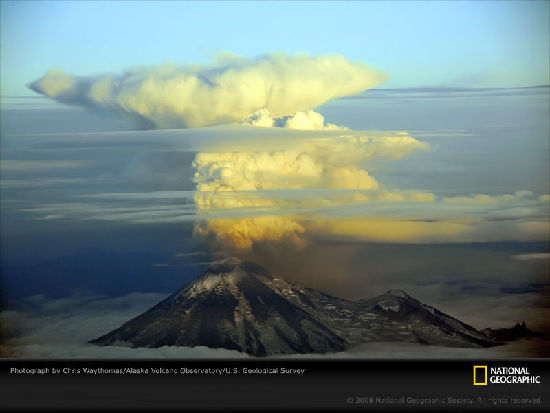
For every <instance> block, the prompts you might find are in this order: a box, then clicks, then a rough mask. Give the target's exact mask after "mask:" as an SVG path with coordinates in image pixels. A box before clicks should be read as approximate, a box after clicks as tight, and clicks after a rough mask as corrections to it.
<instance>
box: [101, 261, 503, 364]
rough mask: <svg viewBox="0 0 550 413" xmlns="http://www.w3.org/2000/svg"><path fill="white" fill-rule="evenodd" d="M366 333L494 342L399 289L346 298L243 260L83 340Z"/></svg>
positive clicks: (280, 341) (263, 339) (190, 340)
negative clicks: (296, 281)
mask: <svg viewBox="0 0 550 413" xmlns="http://www.w3.org/2000/svg"><path fill="white" fill-rule="evenodd" d="M373 341H406V342H418V343H423V344H432V345H442V346H452V347H490V346H493V345H496V344H497V343H496V342H494V341H492V340H491V339H489V338H488V337H487V336H485V335H484V334H483V333H481V332H479V331H477V330H476V329H475V328H473V327H471V326H469V325H467V324H464V323H462V322H461V321H459V320H457V319H455V318H453V317H451V316H449V315H447V314H444V313H442V312H441V311H439V310H437V309H435V308H433V307H430V306H428V305H426V304H423V303H421V302H420V301H418V300H416V299H414V298H412V297H410V296H409V295H408V294H406V293H405V292H404V291H401V290H390V291H388V292H387V293H385V294H382V295H380V296H377V297H374V298H370V299H365V300H356V301H349V300H344V299H341V298H337V297H333V296H330V295H328V294H325V293H322V292H320V291H318V290H314V289H312V288H307V287H304V286H301V285H299V284H296V283H293V282H290V281H285V280H282V279H280V278H276V277H273V276H272V275H271V274H269V273H268V272H267V271H266V270H265V269H264V268H262V267H260V266H259V265H256V264H252V263H247V262H233V263H231V264H222V265H217V266H214V267H212V268H210V269H208V270H207V271H205V272H203V273H202V274H201V275H200V276H199V277H197V278H196V279H195V280H194V281H193V282H191V283H190V284H189V285H188V286H186V287H185V288H182V289H180V290H178V291H176V292H175V293H174V294H172V295H170V296H169V297H168V298H166V299H165V300H163V301H161V302H160V303H158V304H157V305H155V306H154V307H153V308H151V309H149V310H148V311H146V312H145V313H143V314H141V315H139V316H137V317H136V318H134V319H132V320H130V321H128V322H127V323H125V324H123V325H122V326H121V327H119V328H117V329H116V330H114V331H112V332H110V333H108V334H106V335H104V336H102V337H99V338H96V339H95V340H92V341H91V342H90V343H94V344H98V345H116V344H123V345H131V346H133V347H161V346H207V347H213V348H226V349H231V350H237V351H241V352H246V353H249V354H253V355H257V356H263V355H271V354H293V353H327V352H337V351H343V350H345V349H347V348H349V347H353V346H356V345H359V344H363V343H367V342H373Z"/></svg>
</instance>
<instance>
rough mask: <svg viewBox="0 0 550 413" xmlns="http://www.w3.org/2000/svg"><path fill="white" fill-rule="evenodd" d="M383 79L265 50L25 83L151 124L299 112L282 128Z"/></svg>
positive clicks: (303, 122)
mask: <svg viewBox="0 0 550 413" xmlns="http://www.w3.org/2000/svg"><path fill="white" fill-rule="evenodd" d="M386 78H387V76H386V74H385V73H382V72H379V71H377V70H375V69H372V68H370V67H368V66H366V65H365V64H363V63H353V62H350V61H348V60H346V59H345V58H344V57H342V56H339V55H329V56H318V57H312V56H309V55H307V54H300V55H287V54H269V55H265V56H262V57H259V58H256V59H245V58H242V57H237V56H233V55H231V56H222V57H220V58H218V60H217V61H215V62H214V63H213V64H211V65H187V66H177V65H174V64H167V65H162V66H153V67H138V68H134V69H131V70H128V71H126V72H125V73H124V74H122V75H118V76H117V75H110V74H105V75H99V76H88V77H85V76H73V75H70V74H67V73H64V72H63V71H61V70H59V69H52V70H50V71H49V72H48V73H46V74H45V75H44V76H43V77H41V78H40V79H38V80H36V81H34V82H33V83H31V84H30V85H29V87H30V88H31V89H32V90H34V91H36V92H38V93H41V94H44V95H46V96H49V97H51V98H53V99H55V100H57V101H59V102H62V103H66V104H74V105H83V106H87V107H92V108H96V109H102V110H109V111H116V112H119V113H123V114H129V115H132V116H137V117H138V118H140V119H141V120H142V121H144V122H145V123H149V124H151V125H152V126H154V127H158V128H182V127H183V128H187V127H193V128H194V127H201V126H209V125H217V124H225V123H235V122H242V121H246V120H247V119H252V120H250V121H249V123H251V124H253V123H254V120H253V118H254V116H255V115H256V114H258V113H259V111H264V112H263V113H264V115H265V114H268V115H267V116H264V120H263V124H262V122H259V123H258V122H257V126H274V125H273V122H274V120H275V119H280V118H284V117H290V116H294V115H295V114H296V113H297V112H303V113H302V114H300V115H298V118H295V119H294V120H291V121H290V123H289V124H288V127H291V128H299V129H301V128H308V129H311V126H312V125H313V126H315V125H317V126H319V121H320V120H319V117H318V116H315V115H313V114H312V113H310V112H307V111H308V110H310V109H312V108H315V107H317V106H320V105H322V104H323V103H326V102H328V101H329V100H331V99H334V98H338V97H342V96H347V95H353V94H356V93H359V92H361V91H363V90H365V89H369V88H371V87H374V86H376V85H378V84H380V83H381V82H383V81H384V80H386ZM317 115H318V114H317ZM251 117H252V118H251ZM268 118H269V119H268ZM270 122H271V124H269V123H270Z"/></svg>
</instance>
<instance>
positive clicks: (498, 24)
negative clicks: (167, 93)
mask: <svg viewBox="0 0 550 413" xmlns="http://www.w3.org/2000/svg"><path fill="white" fill-rule="evenodd" d="M0 4H1V58H2V73H1V79H2V83H1V94H2V95H3V96H13V95H33V92H32V91H30V90H28V89H27V88H26V87H25V85H26V84H28V83H30V82H31V81H33V80H35V79H37V78H38V77H40V76H42V75H43V74H44V73H45V72H46V71H48V70H49V69H51V68H53V67H59V68H61V69H62V70H64V71H66V72H68V73H72V74H79V75H90V74H98V73H104V72H115V73H118V72H121V71H123V70H124V69H126V68H127V67H132V66H138V65H151V64H161V63H165V62H175V63H178V64H180V63H206V62H208V61H209V60H210V59H211V58H212V57H214V56H216V55H218V54H219V53H221V52H232V53H236V54H238V55H242V56H245V57H255V56H258V55H262V54H264V53H266V52H273V51H279V52H287V53H299V52H307V53H311V54H312V55H321V54H333V53H338V54H341V55H344V56H346V58H348V59H350V60H352V61H362V62H364V63H367V64H369V65H371V66H373V67H375V68H377V69H379V70H382V71H385V72H387V73H389V75H390V78H389V80H388V81H387V82H385V83H384V84H383V85H382V86H380V87H384V88H403V87H418V86H423V87H425V86H462V87H512V86H533V85H541V84H548V83H549V80H548V79H549V49H550V48H549V45H550V40H549V29H548V25H549V23H548V22H549V21H550V15H549V2H547V1H518V2H516V1H472V2H468V1H466V2H454V1H443V2H412V1H405V2H398V1H391V2H375V1H372V2H371V1H366V2H361V1H358V2H329V1H327V2H267V1H265V2H264V1H262V2H248V1H246V2H244V1H243V2H154V3H153V2H143V1H138V2H129V1H128V2H102V1H100V2H86V1H60V2H49V1H43V2H42V1H40V2H35V1H31V2H25V1H17V2H12V1H4V0H2V2H1V3H0Z"/></svg>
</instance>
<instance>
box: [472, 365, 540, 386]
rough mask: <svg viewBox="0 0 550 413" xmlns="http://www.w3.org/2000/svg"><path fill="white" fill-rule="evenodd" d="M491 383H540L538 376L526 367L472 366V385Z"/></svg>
mask: <svg viewBox="0 0 550 413" xmlns="http://www.w3.org/2000/svg"><path fill="white" fill-rule="evenodd" d="M487 383H491V384H541V383H542V379H541V377H540V376H536V375H533V374H531V373H529V370H528V369H527V367H516V366H513V367H509V366H499V367H491V368H489V369H488V367H487V366H486V365H485V366H480V365H477V366H474V386H487Z"/></svg>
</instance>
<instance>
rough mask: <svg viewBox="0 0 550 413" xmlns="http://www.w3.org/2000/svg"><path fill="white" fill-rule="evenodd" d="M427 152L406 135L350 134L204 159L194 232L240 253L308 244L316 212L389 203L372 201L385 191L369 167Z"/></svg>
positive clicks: (199, 161)
mask: <svg viewBox="0 0 550 413" xmlns="http://www.w3.org/2000/svg"><path fill="white" fill-rule="evenodd" d="M428 148H429V146H428V145H427V144H426V143H423V142H420V141H418V140H416V139H414V138H413V137H411V136H409V135H408V134H407V133H405V132H397V133H376V132H374V133H370V134H369V133H365V132H346V134H345V135H340V136H326V135H321V136H319V137H317V138H309V139H305V140H303V141H300V140H298V139H297V141H296V144H295V145H294V147H292V148H289V149H288V150H285V151H272V152H266V151H258V152H202V153H199V154H197V155H196V157H195V160H194V162H193V166H194V168H195V177H194V180H195V182H196V184H197V192H196V195H195V202H196V204H197V208H198V213H199V214H202V215H204V218H205V220H204V221H203V222H201V223H200V224H198V225H197V227H196V228H195V233H196V234H198V235H200V236H206V237H210V238H213V239H214V240H216V241H218V242H221V243H223V244H229V245H232V246H234V247H237V248H249V247H251V246H252V244H253V243H254V242H256V241H278V240H282V239H287V240H291V241H293V242H294V243H296V244H302V243H303V242H304V241H303V237H302V235H303V234H304V232H305V231H306V227H307V223H306V222H305V221H307V216H308V215H311V211H314V210H316V209H318V208H320V207H331V206H336V205H339V204H346V203H352V202H365V201H368V200H369V199H379V198H381V197H382V198H383V197H386V196H387V193H386V192H382V193H379V192H376V194H374V193H373V194H371V195H369V192H372V191H374V190H379V189H381V188H380V184H379V183H378V181H377V180H376V179H375V178H374V177H372V176H371V175H370V174H369V172H368V171H367V170H366V169H364V165H362V164H363V163H364V162H367V161H369V160H371V159H398V158H401V157H403V156H405V155H407V154H408V153H410V152H413V151H416V150H426V149H428ZM310 191H313V192H310ZM315 191H320V192H321V194H320V193H317V192H315ZM307 210H309V211H310V212H309V213H308V211H307Z"/></svg>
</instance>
